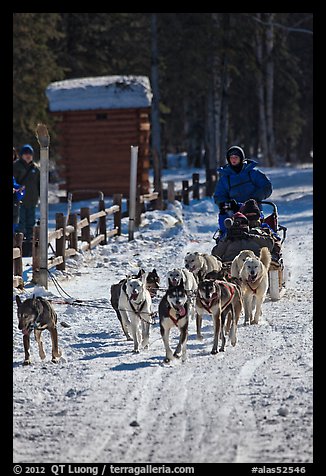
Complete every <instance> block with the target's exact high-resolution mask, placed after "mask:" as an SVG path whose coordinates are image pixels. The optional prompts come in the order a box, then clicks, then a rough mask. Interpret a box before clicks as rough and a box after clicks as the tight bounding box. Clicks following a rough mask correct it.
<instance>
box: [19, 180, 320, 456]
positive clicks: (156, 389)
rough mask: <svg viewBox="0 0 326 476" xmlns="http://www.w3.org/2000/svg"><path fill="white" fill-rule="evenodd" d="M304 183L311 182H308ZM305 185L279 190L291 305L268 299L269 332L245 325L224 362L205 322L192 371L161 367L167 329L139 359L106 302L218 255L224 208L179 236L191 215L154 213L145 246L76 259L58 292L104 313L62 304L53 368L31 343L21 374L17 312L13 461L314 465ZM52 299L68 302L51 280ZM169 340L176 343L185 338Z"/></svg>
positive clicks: (198, 206)
mask: <svg viewBox="0 0 326 476" xmlns="http://www.w3.org/2000/svg"><path fill="white" fill-rule="evenodd" d="M274 179H275V182H276V183H277V179H278V176H275V177H274ZM298 182H299V180H298ZM302 182H303V183H304V184H305V183H306V182H307V183H308V184H309V177H308V175H307V174H306V172H305V174H304V178H303V179H302ZM302 186H303V185H301V182H300V187H302ZM305 186H306V187H307V188H308V189H309V187H308V185H305ZM300 187H299V190H298V191H297V192H298V193H294V192H293V191H292V188H291V187H289V186H288V185H286V187H285V186H284V183H283V182H282V188H280V189H276V191H275V195H276V197H277V198H279V200H283V197H290V198H289V204H288V208H289V209H291V210H292V209H293V207H294V202H296V210H297V212H298V213H296V214H293V213H292V212H291V215H287V214H286V213H287V208H286V207H285V206H283V210H282V213H283V216H282V223H284V224H286V226H288V228H289V230H288V237H287V240H286V244H285V245H286V246H285V247H284V250H285V254H284V259H285V264H286V265H287V266H288V268H289V271H291V275H290V278H289V282H288V285H287V290H286V294H285V295H284V296H283V297H282V299H281V300H280V301H277V302H271V301H270V300H269V299H266V301H265V303H264V305H263V316H262V319H261V322H260V324H259V325H258V326H244V325H243V317H241V318H240V324H239V328H238V343H237V345H236V346H235V347H234V348H233V347H232V346H231V345H229V344H228V345H227V347H226V349H225V353H219V354H217V355H214V356H213V355H211V354H210V350H211V346H212V340H213V326H212V321H211V318H210V317H209V316H204V320H203V336H204V340H203V341H201V342H199V341H197V340H196V337H195V321H191V322H190V327H189V339H188V346H187V348H188V350H187V361H186V362H185V363H181V362H180V361H174V362H173V363H172V364H171V365H162V360H163V357H164V346H163V343H162V339H161V337H160V333H159V325H158V322H157V319H156V323H155V324H154V325H153V326H151V334H150V348H149V349H148V350H146V351H143V352H141V353H140V354H139V355H135V354H133V353H132V343H131V342H127V341H126V339H125V338H124V336H123V334H122V332H121V329H120V324H119V322H118V320H117V318H116V316H115V313H114V311H113V309H112V307H111V305H110V302H109V298H110V295H109V290H110V285H111V284H112V283H114V282H117V281H118V280H119V279H121V278H122V277H124V276H125V275H126V274H127V272H130V271H132V270H135V271H138V269H139V267H140V266H143V267H144V268H145V269H147V270H151V269H153V268H156V269H157V271H158V273H159V275H160V277H161V280H162V281H161V286H162V288H164V287H165V285H166V283H165V276H166V273H167V271H168V270H169V269H171V268H173V267H175V266H183V258H184V256H185V254H186V252H187V251H192V250H198V251H201V252H210V250H211V248H212V246H213V244H214V243H213V241H212V235H213V233H214V231H215V223H216V210H215V208H214V204H213V203H212V202H211V201H210V200H209V199H206V200H201V201H200V202H194V203H192V204H191V206H190V207H189V208H188V209H187V208H186V207H185V209H184V210H183V212H182V215H183V224H182V225H180V224H179V225H175V226H172V223H173V220H172V218H171V217H173V219H174V221H175V217H177V218H178V217H179V218H180V213H181V211H180V209H176V210H172V211H171V212H170V214H169V213H168V212H165V213H163V212H148V213H147V214H146V220H147V223H146V224H145V225H144V227H143V228H141V229H140V231H139V234H137V236H136V240H135V241H134V242H128V241H127V237H126V236H122V237H120V238H119V239H118V240H117V241H111V242H110V243H109V244H108V245H106V246H104V247H98V249H96V250H94V251H93V252H91V253H88V254H85V256H84V258H83V261H82V263H79V265H78V266H76V263H75V262H74V261H73V260H71V276H69V275H68V278H66V279H65V278H64V276H59V282H60V285H61V286H62V288H63V289H64V290H65V291H66V292H67V293H68V294H69V295H70V296H73V297H74V298H77V299H81V300H85V301H86V300H87V303H86V302H84V304H93V306H92V307H91V306H89V307H88V306H82V305H80V306H73V305H70V304H64V305H62V304H55V308H56V310H57V312H58V316H59V321H65V322H67V323H69V325H70V328H63V327H61V326H59V346H60V347H62V349H63V351H64V359H63V360H62V361H61V362H59V364H58V365H53V364H52V363H51V362H50V361H49V356H50V350H51V349H50V337H49V335H47V334H46V333H44V341H45V350H46V352H47V355H48V356H47V359H46V361H45V362H40V360H39V357H38V355H37V348H36V344H35V343H34V342H32V358H33V361H34V363H33V365H31V366H29V367H23V366H21V362H22V360H23V351H22V338H21V334H20V333H19V331H18V329H17V322H16V321H17V318H16V316H15V313H14V319H13V334H14V356H13V360H14V368H13V371H14V422H13V424H14V462H16V463H19V462H23V461H24V462H38V463H40V462H51V463H74V462H80V463H82V462H85V463H86V462H87V463H91V462H94V463H96V462H112V463H144V462H155V463H165V462H169V463H184V462H187V463H200V462H213V463H215V462H217V463H218V462H226V463H240V462H251V463H254V462H257V463H259V462H276V463H282V462H284V463H285V462H287V463H289V462H297V463H299V462H312V299H313V293H312V221H311V220H312V219H311V216H312V210H311V203H310V202H309V201H307V195H305V196H304V197H303V198H302V199H300V198H298V196H299V192H300V190H301V188H300ZM309 190H310V189H309ZM289 193H290V195H289ZM291 197H294V198H293V201H294V202H293V201H292V199H291ZM298 200H299V204H300V207H299V205H298ZM300 200H303V203H302V201H300ZM309 207H310V208H309ZM279 208H281V205H279ZM162 215H165V216H164V218H163V219H162ZM169 217H170V218H169ZM294 217H295V221H294ZM169 220H170V221H169ZM303 222H304V223H305V229H304V230H303V228H302V223H303ZM39 291H41V290H39ZM49 294H52V295H56V296H57V295H58V290H57V289H56V288H55V286H54V285H53V284H52V283H51V282H50V283H49ZM162 295H163V291H160V294H159V296H160V297H161V296H162ZM158 300H159V299H158V298H156V299H155V300H154V308H155V309H157V305H158ZM172 338H173V342H174V344H173V345H174V346H175V345H176V341H177V338H178V332H177V330H174V332H173V333H172ZM39 447H41V448H42V451H41V453H40V452H36V451H35V448H39Z"/></svg>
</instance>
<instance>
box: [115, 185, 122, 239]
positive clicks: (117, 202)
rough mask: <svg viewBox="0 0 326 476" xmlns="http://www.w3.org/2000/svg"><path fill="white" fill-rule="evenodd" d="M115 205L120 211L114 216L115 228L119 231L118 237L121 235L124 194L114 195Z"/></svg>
mask: <svg viewBox="0 0 326 476" xmlns="http://www.w3.org/2000/svg"><path fill="white" fill-rule="evenodd" d="M113 205H118V206H119V210H118V211H117V212H115V213H114V214H113V226H114V228H116V229H117V230H118V233H117V235H118V236H120V235H121V214H122V211H121V207H122V193H115V194H114V195H113Z"/></svg>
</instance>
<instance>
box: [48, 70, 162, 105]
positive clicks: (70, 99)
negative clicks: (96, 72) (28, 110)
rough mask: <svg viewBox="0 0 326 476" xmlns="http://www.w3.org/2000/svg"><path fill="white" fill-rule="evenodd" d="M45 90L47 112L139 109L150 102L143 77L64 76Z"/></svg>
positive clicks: (149, 92)
mask: <svg viewBox="0 0 326 476" xmlns="http://www.w3.org/2000/svg"><path fill="white" fill-rule="evenodd" d="M45 93H46V96H47V98H48V101H49V109H50V111H51V112H55V111H60V112H61V111H82V110H88V109H127V108H141V107H149V106H150V105H151V101H152V91H151V86H150V82H149V79H148V77H147V76H98V77H94V78H76V79H67V80H65V81H56V82H54V83H50V84H49V85H48V86H47V88H46V90H45Z"/></svg>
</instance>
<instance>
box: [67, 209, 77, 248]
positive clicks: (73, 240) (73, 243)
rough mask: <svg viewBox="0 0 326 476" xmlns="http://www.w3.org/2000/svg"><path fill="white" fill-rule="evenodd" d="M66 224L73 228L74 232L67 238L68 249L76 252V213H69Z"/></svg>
mask: <svg viewBox="0 0 326 476" xmlns="http://www.w3.org/2000/svg"><path fill="white" fill-rule="evenodd" d="M68 224H69V225H71V226H73V227H74V231H73V232H72V233H70V235H69V238H68V242H69V248H73V249H74V250H76V251H78V231H77V213H70V215H69V218H68Z"/></svg>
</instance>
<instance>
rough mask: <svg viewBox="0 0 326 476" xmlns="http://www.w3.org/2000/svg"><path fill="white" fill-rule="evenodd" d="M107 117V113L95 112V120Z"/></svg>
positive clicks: (104, 119) (103, 119) (102, 119)
mask: <svg viewBox="0 0 326 476" xmlns="http://www.w3.org/2000/svg"><path fill="white" fill-rule="evenodd" d="M107 118H108V115H107V113H106V112H100V113H98V114H96V120H97V121H106V119H107Z"/></svg>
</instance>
